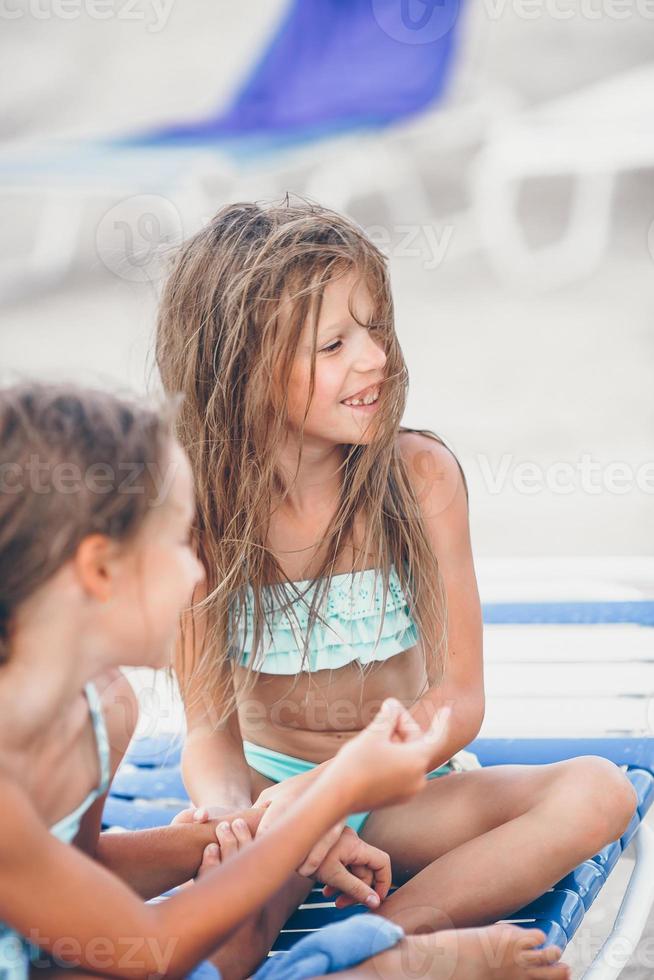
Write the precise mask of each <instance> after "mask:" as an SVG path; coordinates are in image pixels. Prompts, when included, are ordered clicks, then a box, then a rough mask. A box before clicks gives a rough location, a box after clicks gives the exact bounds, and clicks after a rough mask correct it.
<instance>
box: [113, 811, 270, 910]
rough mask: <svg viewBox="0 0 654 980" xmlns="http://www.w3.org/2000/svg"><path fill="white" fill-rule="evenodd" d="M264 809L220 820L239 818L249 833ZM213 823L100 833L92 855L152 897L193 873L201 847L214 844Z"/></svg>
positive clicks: (199, 857)
mask: <svg viewBox="0 0 654 980" xmlns="http://www.w3.org/2000/svg"><path fill="white" fill-rule="evenodd" d="M264 812H265V811H264V810H253V809H249V810H239V811H232V812H231V813H230V814H229V815H226V816H225V818H224V819H225V820H227V821H228V822H230V823H231V821H232V820H235V819H236V817H242V818H243V819H244V820H245V821H246V823H247V825H248V827H249V828H250V833H252V834H256V832H257V830H258V828H259V822H260V820H261V817H262V816H263V814H264ZM221 819H222V818H221ZM216 824H217V821H215V820H211V821H209V822H207V823H195V824H191V823H187V824H176V825H174V826H170V827H155V828H154V829H152V830H135V831H131V832H126V833H111V834H101V835H100V837H99V838H98V843H97V847H96V850H95V854H94V855H93V856H94V857H95V859H96V861H98V862H99V863H100V864H102V865H103V866H104V867H105V868H107V869H108V870H109V871H112V872H113V873H114V874H115V875H117V876H118V877H119V878H121V879H122V880H123V881H124V882H125V883H126V884H129V886H130V887H131V888H133V889H134V891H135V892H137V893H138V894H139V895H140V896H141V897H142V898H144V899H149V898H156V896H157V895H161V894H162V893H163V892H166V891H168V890H169V889H170V888H175V887H177V885H181V884H183V883H184V882H185V881H188V880H189V878H192V877H193V876H194V875H195V874H196V873H197V871H198V868H199V867H200V864H201V862H202V857H203V854H204V849H205V847H207V845H208V844H215V843H216Z"/></svg>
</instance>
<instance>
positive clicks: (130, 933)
mask: <svg viewBox="0 0 654 980" xmlns="http://www.w3.org/2000/svg"><path fill="white" fill-rule="evenodd" d="M0 789H1V792H2V799H3V813H2V832H1V833H0V919H1V920H2V921H4V922H6V923H8V924H9V925H11V926H12V927H13V928H15V929H17V930H18V931H19V932H20V933H21V934H22V935H25V936H27V938H28V939H29V940H30V941H31V942H33V943H34V944H36V945H38V946H40V947H41V948H43V949H44V950H46V951H47V952H48V953H50V954H51V955H52V956H54V957H55V958H57V959H63V960H64V962H66V963H69V964H70V965H71V966H78V967H81V968H82V969H86V970H93V971H97V972H99V973H103V974H108V975H110V976H119V977H134V978H141V977H146V976H151V975H154V974H158V975H161V974H165V975H166V976H170V977H183V976H185V975H186V974H187V973H188V972H189V971H190V970H191V969H192V967H193V966H194V965H195V964H197V963H198V962H199V961H200V960H201V959H204V958H205V957H206V956H208V955H209V954H210V953H211V952H212V951H213V950H214V949H215V947H216V946H217V945H218V944H219V943H220V942H221V941H223V940H224V939H225V938H226V937H227V936H228V935H229V934H230V932H231V931H232V930H233V929H235V928H236V927H237V926H238V925H239V924H240V923H241V922H243V921H244V920H245V919H246V918H247V916H248V915H249V914H250V913H251V912H253V911H254V910H255V909H257V908H259V907H260V906H261V905H262V904H263V903H264V902H265V901H266V899H267V898H269V897H270V896H271V895H273V894H274V892H275V891H276V890H277V889H278V888H279V887H281V885H282V884H283V882H284V881H285V880H286V879H287V878H288V876H289V875H290V874H291V873H292V871H293V869H294V868H295V867H297V865H298V864H299V863H300V862H301V860H302V858H303V856H304V855H305V854H306V852H307V851H308V850H309V848H310V846H311V844H312V843H313V842H314V840H315V839H316V838H317V837H319V836H320V835H322V834H323V833H324V832H325V831H326V830H327V829H328V827H329V826H330V825H331V824H332V823H334V821H335V820H336V819H337V818H338V816H340V814H341V810H342V803H341V800H342V799H343V798H344V796H346V795H347V794H345V793H344V792H343V787H342V786H338V785H337V784H336V783H334V785H329V784H328V783H325V784H323V787H322V791H318V792H308V793H307V794H306V795H305V797H304V798H303V799H302V800H301V801H299V802H298V803H297V804H296V805H295V807H294V808H293V813H292V814H289V816H288V818H286V819H285V820H282V821H280V822H279V823H278V824H277V825H276V826H275V827H273V828H271V829H270V830H269V831H268V833H267V834H265V835H264V836H263V837H262V838H260V839H259V840H255V841H254V842H253V843H252V844H251V845H250V846H249V847H248V848H246V849H245V850H244V851H243V852H242V853H241V854H239V855H238V856H237V857H235V858H234V859H233V860H232V861H230V862H228V863H226V864H225V865H222V866H221V867H219V868H216V869H215V870H214V871H212V872H211V873H209V874H205V875H203V876H202V877H201V878H200V879H199V880H198V881H197V882H196V883H195V885H194V887H193V888H188V889H184V890H183V891H182V892H181V893H179V894H178V895H175V896H174V897H173V898H171V899H169V900H168V901H165V902H160V903H156V904H154V905H149V904H145V903H144V902H143V901H142V900H141V899H140V898H139V897H138V896H137V895H135V893H134V892H133V891H132V890H131V889H130V888H128V887H127V886H126V885H125V884H124V883H123V882H122V881H120V880H119V879H118V878H116V877H115V876H114V875H112V874H111V873H110V872H109V871H107V870H106V869H105V868H103V867H101V866H100V865H98V864H97V863H96V862H94V861H92V860H90V859H89V858H88V857H87V856H86V855H84V854H83V853H82V852H81V851H79V850H78V849H77V848H74V847H69V846H67V845H66V844H63V843H62V842H61V841H59V840H57V839H56V838H55V837H54V836H53V835H51V834H50V833H48V832H47V829H46V828H45V827H44V826H43V823H42V822H41V821H40V820H39V818H38V817H37V815H36V813H35V812H34V809H33V807H32V805H31V803H30V801H29V800H28V798H27V797H26V796H25V794H24V793H23V792H22V791H21V790H20V789H19V788H18V787H16V786H15V785H13V784H11V783H10V782H9V781H8V780H2V782H1V784H0ZM35 896H36V897H35Z"/></svg>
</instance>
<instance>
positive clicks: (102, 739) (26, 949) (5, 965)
mask: <svg viewBox="0 0 654 980" xmlns="http://www.w3.org/2000/svg"><path fill="white" fill-rule="evenodd" d="M84 693H85V694H86V700H87V701H88V705H89V713H90V715H91V721H92V722H93V731H94V732H95V741H96V745H97V749H98V759H99V762H100V783H99V785H98V786H97V787H96V788H95V789H92V790H91V792H90V793H89V794H88V796H87V797H86V799H85V800H83V801H82V802H81V803H80V805H79V806H78V807H75V809H74V810H73V812H72V813H69V814H68V816H66V817H62V818H61V820H58V821H57V822H56V823H55V824H53V825H52V827H50V833H51V834H54V836H55V837H57V838H58V839H59V840H60V841H63V843H64V844H70V843H72V841H73V840H74V839H75V837H76V836H77V833H78V831H79V828H80V824H81V822H82V817H83V816H84V814H85V813H86V811H87V810H88V809H89V807H90V806H92V804H93V803H95V801H96V800H97V799H98V797H99V796H102V794H103V793H105V792H106V790H107V788H108V786H109V777H110V775H111V770H110V765H109V762H110V756H109V738H108V737H107V728H106V725H105V723H104V717H103V715H102V706H101V703H100V695H99V694H98V692H97V690H96V688H95V686H94V685H93V684H87V685H86V687H85V688H84ZM39 953H40V951H39V949H38V948H37V947H35V946H32V945H31V944H30V943H29V942H28V941H27V940H26V939H25V938H24V937H23V936H21V935H20V933H18V932H16V931H15V930H14V929H12V928H11V927H10V926H7V925H5V924H4V923H2V922H0V978H2V980H28V976H29V972H30V960H32V959H34V960H36V959H37V958H38V956H39Z"/></svg>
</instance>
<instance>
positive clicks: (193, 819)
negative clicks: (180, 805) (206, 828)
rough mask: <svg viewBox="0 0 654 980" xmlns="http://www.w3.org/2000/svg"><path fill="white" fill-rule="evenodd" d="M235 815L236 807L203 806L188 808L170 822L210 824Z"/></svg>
mask: <svg viewBox="0 0 654 980" xmlns="http://www.w3.org/2000/svg"><path fill="white" fill-rule="evenodd" d="M230 814H231V815H233V814H234V807H227V806H209V807H207V806H202V807H194V806H191V807H188V808H187V809H186V810H180V812H179V813H178V814H177V815H176V816H175V817H173V819H172V820H171V821H170V822H171V824H173V823H208V822H209V821H210V820H220V818H221V817H226V816H229V815H230Z"/></svg>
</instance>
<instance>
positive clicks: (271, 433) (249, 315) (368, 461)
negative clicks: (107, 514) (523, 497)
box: [155, 198, 446, 718]
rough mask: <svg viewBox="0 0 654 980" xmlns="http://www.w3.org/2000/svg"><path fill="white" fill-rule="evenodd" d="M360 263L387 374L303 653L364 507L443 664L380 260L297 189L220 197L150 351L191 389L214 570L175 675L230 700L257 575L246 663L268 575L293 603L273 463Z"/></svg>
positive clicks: (439, 615)
mask: <svg viewBox="0 0 654 980" xmlns="http://www.w3.org/2000/svg"><path fill="white" fill-rule="evenodd" d="M352 271H355V272H356V273H357V276H358V277H359V278H360V280H361V281H363V282H364V283H365V285H366V286H367V288H368V291H369V294H370V297H371V299H372V305H373V318H372V322H371V323H368V324H365V325H366V326H368V327H370V328H373V329H374V330H375V331H376V334H377V337H378V338H379V343H380V344H381V345H382V346H383V349H384V351H385V354H386V367H385V380H384V384H383V385H382V389H381V394H380V409H379V410H378V412H377V413H376V415H375V419H376V420H377V419H378V420H379V424H376V426H375V432H374V436H373V437H372V439H371V441H370V443H369V444H366V445H348V446H344V447H343V450H344V463H343V467H342V492H341V496H340V500H339V501H338V502H337V503H338V506H337V509H336V513H335V515H334V518H333V520H332V521H331V524H330V526H329V527H328V529H327V532H326V534H325V536H324V539H323V541H322V542H321V547H320V548H319V550H318V553H317V554H318V556H320V558H321V560H320V567H319V568H318V570H317V572H316V574H315V575H314V576H313V581H314V582H315V583H316V588H315V590H314V592H313V598H312V602H311V608H310V611H309V627H308V629H307V633H306V636H305V656H306V649H307V644H308V639H309V636H310V634H311V630H312V628H313V624H314V623H315V621H316V619H317V618H319V615H320V607H321V605H322V603H323V599H324V597H325V595H326V592H327V590H328V588H329V584H330V579H331V575H332V574H334V568H335V567H336V562H337V560H338V558H339V556H341V555H342V554H343V549H344V548H345V547H347V546H348V545H349V544H350V543H351V541H352V532H353V526H354V521H355V517H357V516H358V515H363V516H364V518H365V533H364V536H363V540H362V542H361V545H360V548H359V550H358V554H357V557H356V560H355V567H357V568H366V567H374V568H375V569H378V570H379V573H380V574H381V577H382V581H383V590H384V593H383V594H384V597H385V595H386V591H387V589H388V578H389V572H390V566H391V564H392V563H393V564H394V565H395V567H396V569H397V572H398V575H399V577H400V581H401V584H402V586H403V588H404V591H405V594H406V596H407V601H408V604H409V608H410V611H411V613H412V615H413V616H414V618H415V620H416V623H417V626H418V629H419V631H420V633H421V636H422V638H423V648H424V651H425V657H426V659H427V660H428V661H429V665H430V667H431V668H432V670H431V673H432V674H433V669H434V668H435V669H436V674H438V673H439V672H442V668H443V658H444V648H445V644H444V639H445V633H446V610H445V598H444V589H443V583H442V579H441V576H440V574H439V569H438V563H437V560H436V557H435V555H434V553H433V549H432V547H431V545H430V543H429V540H428V537H427V534H426V531H425V526H424V522H423V519H422V516H421V511H420V507H419V505H418V501H417V499H416V494H415V492H414V489H413V487H412V484H411V482H410V480H409V478H408V475H407V472H406V466H405V463H404V461H403V459H402V458H401V456H400V453H399V450H398V446H397V435H398V432H399V431H400V421H401V419H402V415H403V412H404V406H405V400H406V388H407V371H406V366H405V363H404V359H403V356H402V352H401V350H400V346H399V344H398V341H397V337H396V335H395V329H394V318H393V301H392V297H391V290H390V282H389V276H388V270H387V264H386V260H385V257H384V256H383V254H382V253H381V252H380V251H379V249H378V248H377V247H376V246H375V245H374V244H373V243H372V242H371V241H370V239H369V238H368V237H367V236H366V234H365V233H364V231H363V230H362V229H361V228H360V227H359V226H358V225H356V224H355V223H354V222H353V221H351V220H350V219H348V218H346V217H343V216H341V215H339V214H337V213H335V212H333V211H330V210H328V209H326V208H322V207H319V206H317V205H314V204H310V203H307V202H305V201H299V203H291V201H289V199H288V198H287V199H286V200H285V201H283V202H282V203H281V204H269V205H259V204H256V203H237V204H232V205H229V206H226V207H224V208H222V209H221V210H220V211H219V212H218V213H217V214H216V215H215V217H214V218H213V219H212V220H211V221H209V223H208V224H207V225H206V226H205V227H203V228H202V229H201V230H200V231H199V232H198V233H197V234H196V235H194V236H193V237H192V238H190V239H189V240H188V241H187V242H186V243H185V244H184V245H183V246H182V247H181V249H180V250H179V251H178V253H177V255H176V257H175V260H174V264H173V267H172V270H171V273H170V276H169V278H168V280H167V282H166V284H165V288H164V292H163V296H162V302H161V306H160V310H159V315H158V322H157V334H156V348H155V357H156V363H157V366H158V368H159V372H160V375H161V379H162V382H163V385H164V388H165V390H166V392H168V393H172V392H177V391H179V392H182V393H183V394H184V402H183V405H182V408H181V412H180V414H179V416H178V424H177V434H178V437H179V439H180V442H181V443H182V445H183V447H184V449H185V450H186V452H187V453H188V455H189V458H190V460H191V465H192V468H193V473H194V478H195V485H196V490H197V497H198V526H197V543H198V553H199V557H200V559H201V560H202V562H203V564H204V566H205V569H206V573H207V589H208V595H207V598H206V599H204V600H203V602H202V603H200V604H199V605H196V607H195V609H196V612H197V613H199V612H200V610H201V611H202V614H203V622H204V623H205V626H206V630H205V631H204V635H205V641H204V643H203V644H202V648H201V649H196V643H195V637H196V631H195V624H194V621H193V619H192V620H191V625H192V628H193V642H192V643H191V644H190V651H191V652H190V654H189V652H188V651H189V644H187V643H184V642H182V644H181V645H180V646H181V653H180V658H179V659H178V674H179V675H180V681H181V682H182V688H183V690H184V689H186V691H187V693H188V692H189V691H190V690H191V689H192V690H193V691H194V692H200V693H201V696H204V693H205V692H207V691H208V692H210V693H211V694H212V695H213V697H214V698H216V699H217V700H218V701H219V702H220V701H221V699H224V697H225V690H226V689H227V688H226V686H225V689H224V690H223V688H222V685H223V684H224V683H225V678H226V676H227V677H228V675H229V670H228V671H226V670H225V668H226V667H228V665H229V664H230V663H233V661H232V660H231V658H230V653H233V654H236V653H238V652H239V651H238V650H236V649H234V640H233V635H234V634H233V632H232V629H229V630H228V626H230V627H232V628H233V627H234V626H235V625H237V624H238V623H239V622H245V616H246V596H247V589H248V586H249V587H251V588H252V594H251V595H252V602H253V606H252V616H253V618H252V627H251V629H252V634H251V635H252V647H251V652H252V654H253V655H252V656H251V657H250V659H249V670H250V671H251V672H252V671H253V669H254V668H253V665H254V663H255V660H256V655H257V653H258V652H259V651H260V649H261V644H262V638H263V635H264V629H265V628H266V609H265V608H264V606H265V604H264V602H263V599H262V596H263V593H262V587H263V586H270V587H272V590H273V596H274V599H275V602H276V604H282V605H283V606H285V608H287V609H290V608H291V603H293V602H294V601H295V600H296V599H297V595H298V590H297V587H296V585H295V584H294V583H289V582H286V583H284V574H283V571H282V569H281V567H280V564H279V562H278V560H277V558H276V556H275V555H274V554H273V553H272V551H271V549H270V548H269V547H268V542H267V535H268V527H269V520H270V512H271V508H272V504H273V501H280V500H283V498H284V495H285V494H286V493H287V492H288V490H289V486H288V483H287V481H285V479H284V477H283V476H282V474H281V472H280V470H279V467H278V464H277V459H278V451H279V447H280V446H281V445H283V442H284V439H285V435H286V432H287V391H288V379H289V376H290V372H291V368H292V365H293V359H294V357H295V354H296V350H297V347H298V342H299V339H300V334H301V332H302V329H303V327H304V325H305V323H309V324H311V325H312V328H313V357H312V371H311V381H310V391H309V398H308V401H309V402H310V400H311V397H312V394H313V385H314V377H315V357H316V332H317V323H318V318H319V315H320V309H321V303H322V297H323V294H324V291H325V288H326V286H327V285H328V284H329V283H330V282H333V281H335V280H336V279H338V278H340V277H341V276H343V275H346V274H348V273H349V272H352ZM282 301H284V311H283V315H282V310H281V307H282ZM351 312H352V315H353V316H354V312H353V311H351ZM307 411H308V404H307ZM425 434H429V435H431V436H432V437H433V438H434V439H435V440H436V441H438V442H442V440H440V439H439V437H438V436H435V435H434V434H433V433H425ZM300 435H301V434H300ZM243 632H245V631H243ZM380 632H381V624H380ZM230 635H231V637H232V638H231V640H230V639H228V637H229V636H230ZM230 644H231V650H230ZM184 651H186V653H185V652H184ZM241 652H242V651H241ZM222 704H223V707H224V708H225V712H226V713H229V711H231V709H232V708H233V702H232V703H231V704H230V705H227V704H226V703H225V702H224V700H223V702H222ZM224 717H225V715H223V718H224Z"/></svg>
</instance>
